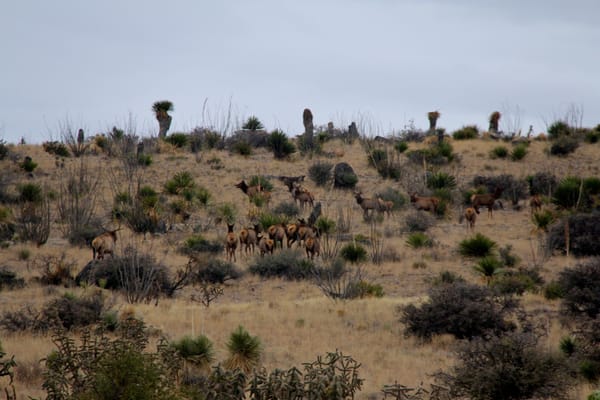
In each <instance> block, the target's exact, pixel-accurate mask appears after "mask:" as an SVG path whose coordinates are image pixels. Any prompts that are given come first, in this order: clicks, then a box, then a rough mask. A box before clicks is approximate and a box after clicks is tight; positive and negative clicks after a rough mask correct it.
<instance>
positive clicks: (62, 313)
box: [39, 292, 104, 330]
mask: <svg viewBox="0 0 600 400" xmlns="http://www.w3.org/2000/svg"><path fill="white" fill-rule="evenodd" d="M103 311H104V298H103V297H102V294H101V293H99V292H97V293H96V294H93V295H91V296H86V297H78V296H74V295H72V294H70V293H66V294H65V295H63V296H62V297H58V298H56V299H54V300H51V301H49V302H48V303H46V304H45V305H44V307H43V308H42V310H41V312H40V316H39V319H40V320H41V321H45V323H46V324H47V325H48V326H51V327H58V328H61V329H66V330H71V329H76V328H82V327H85V326H89V325H93V324H96V323H97V322H99V321H100V320H101V317H102V313H103Z"/></svg>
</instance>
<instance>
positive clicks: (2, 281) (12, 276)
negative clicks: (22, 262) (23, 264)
mask: <svg viewBox="0 0 600 400" xmlns="http://www.w3.org/2000/svg"><path fill="white" fill-rule="evenodd" d="M24 286H25V279H23V278H19V277H17V274H16V272H14V271H11V270H9V269H8V268H7V267H5V266H3V267H0V291H2V290H3V289H20V288H22V287H24Z"/></svg>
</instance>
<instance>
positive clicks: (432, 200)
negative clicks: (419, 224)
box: [410, 193, 440, 213]
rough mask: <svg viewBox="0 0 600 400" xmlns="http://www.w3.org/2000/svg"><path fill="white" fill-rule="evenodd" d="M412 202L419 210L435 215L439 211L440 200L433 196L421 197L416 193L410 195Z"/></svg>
mask: <svg viewBox="0 0 600 400" xmlns="http://www.w3.org/2000/svg"><path fill="white" fill-rule="evenodd" d="M410 202H411V203H413V204H414V205H415V208H416V209H417V210H424V211H431V212H432V213H435V212H436V211H437V208H438V206H439V205H440V199H439V198H437V197H435V196H432V197H421V196H418V195H417V194H416V193H411V194H410Z"/></svg>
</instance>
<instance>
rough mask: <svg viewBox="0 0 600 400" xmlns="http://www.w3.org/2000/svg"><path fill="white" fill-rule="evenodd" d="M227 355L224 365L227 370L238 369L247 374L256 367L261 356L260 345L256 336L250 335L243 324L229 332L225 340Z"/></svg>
mask: <svg viewBox="0 0 600 400" xmlns="http://www.w3.org/2000/svg"><path fill="white" fill-rule="evenodd" d="M226 346H227V351H228V352H229V357H228V358H227V360H225V363H224V366H225V368H227V369H229V370H236V369H239V370H240V371H242V372H244V373H246V374H248V373H250V372H251V371H253V370H254V369H256V368H257V367H258V365H259V363H260V359H261V356H262V345H261V343H260V339H259V338H258V337H257V336H251V335H250V334H249V333H248V331H246V330H245V329H244V327H243V326H241V325H240V326H238V328H237V329H236V330H235V331H233V332H232V333H231V335H230V336H229V340H228V341H227V345H226Z"/></svg>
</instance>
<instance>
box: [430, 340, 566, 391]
mask: <svg viewBox="0 0 600 400" xmlns="http://www.w3.org/2000/svg"><path fill="white" fill-rule="evenodd" d="M437 378H438V382H439V383H440V384H442V385H445V386H446V387H449V388H450V392H451V393H453V394H454V395H455V396H457V397H458V398H469V399H473V400H488V399H494V400H517V399H534V398H535V399H538V398H539V399H542V398H546V399H550V398H552V399H564V398H567V397H568V394H569V390H570V389H571V387H572V386H573V385H575V381H574V380H573V378H572V377H571V375H570V370H569V368H568V367H567V365H566V363H565V361H564V359H562V358H561V357H559V356H558V355H556V354H553V353H551V352H549V351H548V350H546V348H545V346H542V345H541V344H540V343H539V338H538V337H537V336H536V335H535V334H534V333H531V332H529V333H510V334H507V335H504V336H501V337H492V338H491V339H489V340H486V339H483V338H481V339H476V340H473V341H471V342H466V343H463V344H462V345H461V346H460V348H459V351H458V362H457V363H456V365H455V366H454V367H452V369H451V371H450V372H449V373H441V374H438V375H437Z"/></svg>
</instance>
